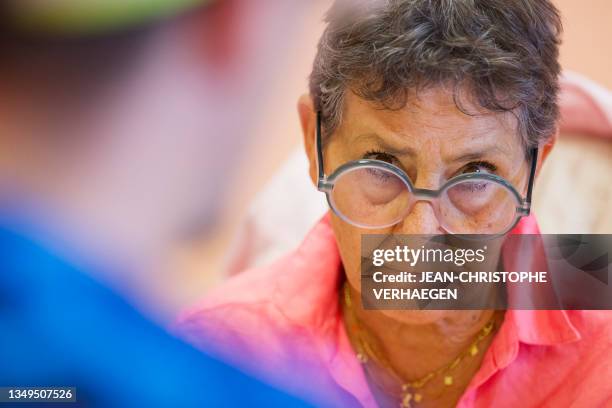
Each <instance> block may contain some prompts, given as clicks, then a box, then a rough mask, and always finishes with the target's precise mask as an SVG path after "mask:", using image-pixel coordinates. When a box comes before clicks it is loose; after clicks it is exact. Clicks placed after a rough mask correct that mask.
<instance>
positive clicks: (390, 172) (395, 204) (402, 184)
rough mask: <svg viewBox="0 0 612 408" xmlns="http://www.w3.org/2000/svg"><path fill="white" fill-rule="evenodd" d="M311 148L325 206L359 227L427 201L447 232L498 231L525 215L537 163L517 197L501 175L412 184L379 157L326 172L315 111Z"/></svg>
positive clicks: (394, 219) (393, 218) (389, 220)
mask: <svg viewBox="0 0 612 408" xmlns="http://www.w3.org/2000/svg"><path fill="white" fill-rule="evenodd" d="M316 133H317V134H316V148H317V160H318V170H319V178H318V180H319V181H318V189H319V190H320V191H322V192H325V194H326V196H327V201H328V203H329V206H330V207H331V209H332V210H333V211H334V213H336V214H337V215H338V216H339V217H340V218H341V219H343V220H344V221H346V222H348V223H350V224H352V225H355V226H357V227H360V228H368V229H376V228H386V227H390V226H393V225H395V224H397V223H399V222H401V221H402V220H403V219H404V218H406V216H408V214H409V213H410V211H411V210H412V208H413V206H414V204H415V203H417V202H419V201H428V202H430V203H431V204H432V207H433V209H434V212H435V215H436V217H437V218H438V222H439V223H440V225H441V227H442V228H443V229H444V230H445V231H446V232H448V233H450V234H459V235H471V234H478V235H480V234H487V235H502V234H505V233H507V232H508V231H510V230H511V229H512V228H513V227H514V226H515V225H516V223H517V222H518V221H519V220H520V218H521V217H523V216H526V215H529V212H530V208H531V192H532V188H533V179H534V175H535V169H536V163H537V154H538V153H537V148H534V149H533V152H532V153H531V157H532V163H531V168H530V174H529V183H528V187H527V196H526V198H524V199H523V198H522V197H521V195H520V194H519V193H518V192H517V190H516V189H515V188H514V187H513V186H512V184H510V183H509V182H508V181H507V180H505V179H504V178H502V177H499V176H497V175H494V174H483V173H467V174H462V175H460V176H457V177H454V178H452V179H450V180H449V181H447V182H446V183H445V184H444V185H443V186H442V187H441V188H440V189H438V190H427V189H419V188H415V187H414V186H413V185H412V183H411V181H410V179H409V177H408V176H407V174H406V173H405V172H404V171H403V170H402V169H400V168H399V167H397V166H395V165H393V164H390V163H387V162H385V161H381V160H373V159H363V160H355V161H351V162H348V163H345V164H343V165H342V166H340V167H339V168H338V169H336V171H334V173H333V174H332V175H331V176H329V177H326V176H325V173H324V169H323V154H322V148H321V116H320V114H318V115H317V130H316Z"/></svg>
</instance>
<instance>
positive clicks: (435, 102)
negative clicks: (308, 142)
mask: <svg viewBox="0 0 612 408" xmlns="http://www.w3.org/2000/svg"><path fill="white" fill-rule="evenodd" d="M453 95H456V94H454V93H453V91H451V90H447V89H444V88H432V89H427V90H422V91H419V92H418V94H417V93H415V94H414V95H410V96H409V97H408V99H407V103H406V105H405V106H404V107H402V108H401V109H387V108H385V107H382V106H380V105H378V104H375V103H373V102H369V101H366V100H364V99H362V98H360V97H358V96H357V95H355V94H353V93H352V92H348V93H347V95H346V101H345V102H346V103H345V105H344V112H343V114H342V122H341V124H340V126H339V127H338V129H337V131H336V132H335V133H336V134H337V136H338V137H340V138H342V139H344V140H345V141H347V142H349V143H350V142H352V141H354V140H355V138H362V137H363V136H364V135H366V136H367V135H375V136H377V137H378V138H380V139H384V140H385V141H386V142H388V143H389V144H390V145H392V146H397V147H401V146H403V147H404V148H409V149H413V150H415V151H417V152H418V151H419V150H420V149H422V148H424V147H425V146H431V145H432V144H433V145H438V146H439V147H440V149H441V150H452V149H454V148H455V147H456V146H458V145H461V146H464V147H465V146H469V145H470V144H473V145H482V144H483V143H486V144H495V145H497V146H498V148H499V149H503V150H506V151H507V152H508V153H511V152H515V151H518V152H522V151H524V144H523V141H522V138H521V136H520V133H519V131H518V120H517V117H516V116H515V115H514V114H513V113H512V112H491V111H487V110H485V109H484V108H482V107H480V106H479V105H478V104H477V103H473V102H471V101H470V98H469V97H461V99H460V100H459V99H458V98H457V97H456V96H455V97H454V96H453Z"/></svg>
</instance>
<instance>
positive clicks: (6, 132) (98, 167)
mask: <svg viewBox="0 0 612 408" xmlns="http://www.w3.org/2000/svg"><path fill="white" fill-rule="evenodd" d="M192 3H193V4H192ZM195 3H196V2H194V1H183V2H181V1H178V2H176V1H174V2H170V1H166V2H164V1H162V2H159V1H158V2H154V4H153V3H152V4H153V5H154V6H155V7H151V5H147V4H145V3H143V2H139V1H124V0H122V1H108V2H90V1H71V2H65V1H64V2H63V1H51V2H34V1H31V2H30V1H21V0H20V1H15V2H4V3H3V4H2V6H1V7H2V8H1V11H2V20H1V23H2V24H1V29H2V35H1V38H0V55H1V58H2V64H0V361H1V363H0V386H2V387H42V388H47V387H51V386H57V387H76V403H66V405H67V406H86V407H204V406H282V407H285V406H303V405H304V404H303V403H301V402H300V401H298V400H295V399H293V398H292V397H289V396H288V395H286V394H284V393H282V392H280V391H277V390H275V389H273V388H271V387H268V386H267V385H264V384H262V383H259V382H257V381H255V380H252V379H250V378H249V377H247V376H245V375H244V374H242V373H240V372H239V371H237V370H235V369H233V368H231V367H229V366H227V365H225V364H223V363H221V362H219V361H217V360H214V359H212V358H209V357H207V356H205V355H203V354H202V353H200V352H199V351H197V350H195V349H193V348H192V347H190V346H188V345H187V344H185V343H183V342H182V341H180V340H178V339H176V338H175V337H173V336H171V335H170V334H168V333H167V331H166V330H164V329H162V328H161V327H158V326H157V325H155V324H154V323H152V322H151V321H149V320H148V319H147V318H145V317H143V316H142V315H141V314H140V313H139V312H138V311H136V309H134V308H133V307H132V306H131V305H130V304H129V303H128V302H127V301H126V300H124V299H123V298H122V297H120V296H118V295H117V294H116V293H115V292H114V291H113V290H111V289H110V288H109V287H120V286H122V285H127V286H130V285H133V286H138V285H137V284H135V283H134V282H132V280H133V279H135V278H134V275H133V273H134V270H136V269H145V270H146V268H147V267H148V266H150V265H149V264H148V263H147V257H149V258H153V259H156V258H155V255H157V254H156V253H155V252H156V251H163V250H164V249H167V243H168V241H171V240H173V239H177V238H178V237H179V236H180V235H181V234H185V233H189V228H204V229H205V230H206V229H207V227H209V226H210V225H211V220H212V219H214V217H215V214H216V208H217V206H219V205H220V202H221V200H222V198H223V188H221V186H222V185H223V183H225V182H226V181H228V180H224V182H223V183H220V182H219V181H218V177H219V174H225V175H226V176H228V175H230V174H231V173H229V172H228V170H229V169H228V168H227V167H228V166H227V161H226V160H225V158H224V155H223V154H220V153H224V152H225V151H232V152H234V154H235V157H237V158H238V157H239V148H238V147H239V145H241V144H243V143H244V140H241V138H242V135H244V134H246V133H247V131H246V129H244V128H242V126H244V125H245V124H247V123H249V122H248V120H247V118H246V117H245V114H246V110H245V106H246V105H245V102H244V100H245V98H246V100H249V99H248V98H249V97H251V96H252V95H253V94H251V93H253V92H256V91H257V89H256V88H254V87H253V84H256V83H257V80H256V79H262V78H261V76H259V77H255V78H251V77H249V80H248V81H246V80H243V79H237V78H236V77H235V76H234V75H235V74H236V72H235V71H232V70H231V69H229V67H227V66H225V63H226V59H228V58H229V59H231V56H232V53H233V52H235V51H236V50H235V49H234V48H232V44H234V45H235V44H239V43H243V41H242V40H243V38H242V35H244V34H245V32H241V31H239V29H238V27H237V26H236V25H235V24H234V23H235V22H234V21H232V19H231V18H228V16H229V17H231V13H229V14H228V12H227V7H228V6H229V7H230V10H231V7H232V2H225V1H222V2H218V4H209V5H202V8H201V9H193V10H192V12H191V14H189V15H180V16H178V13H179V12H181V11H183V10H186V9H187V8H189V7H192V6H194V7H195ZM235 5H236V3H234V6H235ZM173 14H176V16H174V17H173V18H170V16H171V15H173ZM162 17H165V19H164V18H162ZM221 39H225V40H226V41H225V42H224V43H223V44H224V45H225V46H226V47H227V48H226V49H218V47H216V46H213V45H214V44H215V43H217V44H218V43H219V41H220V40H221ZM251 45H252V44H251ZM207 47H208V48H207ZM211 49H213V50H212V51H211ZM259 51H261V50H259ZM251 68H252V70H251V71H250V73H251V74H253V75H258V74H261V72H262V70H261V69H256V68H255V67H251ZM241 78H245V77H244V76H241ZM250 92H251V93H250ZM186 230H187V231H186ZM100 281H103V282H104V284H101V283H100ZM34 404H35V405H36V402H34ZM27 405H28V404H27V403H26V404H24V405H22V406H27ZM52 405H54V404H52ZM0 406H3V403H1V402H0ZM54 406H55V405H54Z"/></svg>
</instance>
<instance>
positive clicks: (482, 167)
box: [458, 161, 497, 174]
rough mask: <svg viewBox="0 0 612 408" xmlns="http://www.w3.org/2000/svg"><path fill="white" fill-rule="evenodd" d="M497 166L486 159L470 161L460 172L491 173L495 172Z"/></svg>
mask: <svg viewBox="0 0 612 408" xmlns="http://www.w3.org/2000/svg"><path fill="white" fill-rule="evenodd" d="M496 170H497V166H495V165H494V164H492V163H489V162H485V161H478V162H472V163H468V164H466V165H465V166H463V167H462V168H461V170H459V172H458V174H469V173H484V174H491V173H495V171H496Z"/></svg>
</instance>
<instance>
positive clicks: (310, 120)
mask: <svg viewBox="0 0 612 408" xmlns="http://www.w3.org/2000/svg"><path fill="white" fill-rule="evenodd" d="M297 108H298V114H299V115H300V124H301V125H302V136H303V138H304V149H305V150H306V156H307V157H308V162H309V168H308V170H309V173H310V179H311V180H312V182H313V184H314V185H315V186H316V185H317V177H318V174H317V152H316V147H315V127H316V121H317V115H316V113H315V111H314V104H313V102H312V98H311V96H310V95H309V94H304V95H302V96H300V99H298V106H297Z"/></svg>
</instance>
